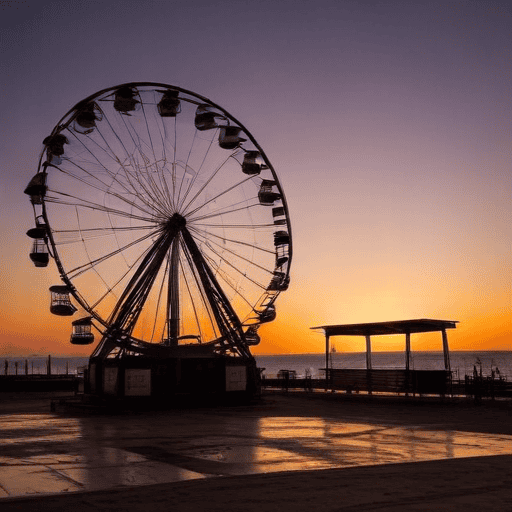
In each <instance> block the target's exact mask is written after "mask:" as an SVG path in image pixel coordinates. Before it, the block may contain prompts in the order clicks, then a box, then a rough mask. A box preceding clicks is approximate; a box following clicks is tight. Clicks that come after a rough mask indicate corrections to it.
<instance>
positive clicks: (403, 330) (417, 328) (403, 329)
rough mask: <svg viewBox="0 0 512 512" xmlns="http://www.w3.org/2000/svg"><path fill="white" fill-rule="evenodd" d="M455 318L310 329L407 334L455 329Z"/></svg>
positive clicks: (343, 333)
mask: <svg viewBox="0 0 512 512" xmlns="http://www.w3.org/2000/svg"><path fill="white" fill-rule="evenodd" d="M457 323H458V321H457V320H432V319H428V318H422V319H418V320H396V321H392V322H373V323H367V324H344V325H320V326H318V327H311V329H323V331H324V332H325V335H326V336H380V335H386V334H388V335H389V334H407V333H410V334H412V333H415V332H437V331H443V330H444V329H455V327H456V324H457Z"/></svg>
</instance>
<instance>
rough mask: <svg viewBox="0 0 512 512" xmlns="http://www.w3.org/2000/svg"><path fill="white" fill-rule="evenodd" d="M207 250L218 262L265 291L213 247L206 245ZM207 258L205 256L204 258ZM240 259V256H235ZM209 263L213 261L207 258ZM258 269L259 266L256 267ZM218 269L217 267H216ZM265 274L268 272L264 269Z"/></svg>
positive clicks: (263, 286)
mask: <svg viewBox="0 0 512 512" xmlns="http://www.w3.org/2000/svg"><path fill="white" fill-rule="evenodd" d="M208 248H209V249H210V251H211V252H212V253H213V254H215V255H216V256H217V257H218V258H219V259H220V260H222V261H223V262H224V263H226V265H228V266H229V267H231V268H232V269H233V270H234V271H235V272H237V273H238V274H240V275H241V276H242V277H243V278H244V279H247V280H248V281H250V282H251V283H253V284H255V285H256V286H258V287H259V288H261V289H262V290H265V289H266V288H267V287H266V286H265V285H263V284H261V283H258V282H257V281H255V280H254V279H251V278H250V277H248V276H247V274H246V273H244V272H242V271H241V270H240V269H239V268H238V267H237V266H236V265H234V264H233V263H232V262H231V261H229V260H228V259H227V258H226V257H225V256H224V255H223V254H221V253H219V252H218V251H215V250H214V249H213V247H212V246H211V245H208ZM206 257H207V256H206V255H205V258H206ZM237 257H239V258H240V256H237ZM242 259H244V260H245V261H247V262H248V263H251V264H253V262H251V261H250V260H246V259H245V258H242ZM209 261H213V260H212V259H210V258H209ZM258 267H259V266H258ZM217 268H218V266H217ZM259 268H262V267H259ZM264 270H265V272H269V271H268V270H267V269H264ZM269 274H272V272H269Z"/></svg>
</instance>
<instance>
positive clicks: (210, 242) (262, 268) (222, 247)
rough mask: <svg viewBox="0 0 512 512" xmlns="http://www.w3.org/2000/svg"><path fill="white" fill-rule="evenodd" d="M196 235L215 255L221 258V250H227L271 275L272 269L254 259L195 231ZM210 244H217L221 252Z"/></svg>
mask: <svg viewBox="0 0 512 512" xmlns="http://www.w3.org/2000/svg"><path fill="white" fill-rule="evenodd" d="M196 235H197V236H199V237H200V238H201V239H202V240H203V241H204V244H205V245H206V246H207V247H208V248H209V249H210V250H211V251H212V252H213V253H214V254H215V255H217V256H218V257H219V258H223V256H222V254H221V253H222V252H228V253H229V254H232V255H233V256H235V257H237V258H240V259H241V260H243V261H245V262H247V263H249V264H250V265H253V266H254V267H256V268H259V269H260V270H263V271H264V272H266V273H268V274H269V275H272V274H273V271H272V270H269V269H268V268H267V267H264V266H262V265H259V264H258V263H256V262H255V261H253V260H250V259H249V258H246V257H245V256H242V255H241V254H240V253H237V252H235V251H232V250H231V249H228V248H227V247H224V246H222V245H220V244H219V243H218V242H214V241H213V240H212V241H210V240H208V239H207V238H204V236H202V235H200V234H199V233H196ZM212 245H215V246H217V247H218V248H219V249H220V251H221V252H218V251H217V250H215V249H214V248H213V247H212ZM223 259H224V258H223ZM225 261H226V263H228V264H229V262H228V260H225ZM254 284H257V283H254Z"/></svg>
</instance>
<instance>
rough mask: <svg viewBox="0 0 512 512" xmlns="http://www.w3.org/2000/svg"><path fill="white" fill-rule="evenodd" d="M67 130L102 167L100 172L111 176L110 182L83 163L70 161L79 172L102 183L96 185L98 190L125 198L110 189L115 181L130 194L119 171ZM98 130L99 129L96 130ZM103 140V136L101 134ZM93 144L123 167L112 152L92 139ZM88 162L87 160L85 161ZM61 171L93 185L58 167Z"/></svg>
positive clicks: (131, 192) (131, 193)
mask: <svg viewBox="0 0 512 512" xmlns="http://www.w3.org/2000/svg"><path fill="white" fill-rule="evenodd" d="M68 130H69V132H70V133H71V134H72V135H73V136H74V137H75V139H76V140H77V141H78V142H79V143H80V144H81V147H82V148H84V149H85V150H86V151H87V152H88V153H89V154H90V155H91V156H92V157H93V161H94V162H96V164H97V165H99V166H100V168H101V169H102V172H105V174H106V175H107V176H109V177H110V178H112V183H111V184H110V185H109V184H108V183H105V182H104V181H103V180H101V179H100V177H99V175H98V173H93V172H89V171H88V170H87V169H86V167H85V165H84V164H83V163H82V164H81V165H79V164H78V163H77V162H75V161H71V162H70V163H71V164H72V165H73V166H74V167H76V168H77V169H79V170H80V171H81V172H83V173H84V174H85V175H86V176H89V177H90V178H91V179H92V180H94V182H99V183H100V184H101V185H103V186H104V187H105V188H101V187H96V188H98V189H99V190H102V191H104V192H108V193H110V194H113V195H116V197H118V198H120V199H122V200H125V199H126V198H125V197H124V196H123V195H120V194H119V193H116V192H114V191H112V185H113V183H117V185H119V186H120V187H121V189H122V190H121V191H123V190H124V192H125V193H127V194H130V195H133V190H130V189H129V188H128V187H126V185H125V184H124V183H123V182H122V181H120V180H119V179H118V175H119V172H118V171H116V172H113V171H111V170H110V169H109V167H108V166H107V165H106V164H104V163H103V162H102V161H101V160H100V159H99V158H98V157H97V156H96V155H95V154H94V153H93V151H92V150H91V148H89V146H87V145H86V144H85V143H84V142H83V141H82V140H81V139H79V138H78V136H77V135H76V133H74V132H73V131H72V130H70V129H69V127H68ZM98 132H99V130H98ZM99 133H100V135H101V132H99ZM102 138H103V140H105V138H104V137H103V136H102ZM94 144H95V145H96V146H97V147H98V148H100V149H102V150H103V151H104V152H105V155H107V156H108V158H109V160H111V161H112V162H115V163H116V164H117V165H119V166H120V167H121V168H123V165H122V163H121V162H120V161H119V159H118V158H117V157H116V156H115V155H114V154H113V153H112V154H110V153H109V152H108V151H106V150H105V148H102V146H101V145H99V144H98V143H97V142H96V141H94ZM86 163H88V162H86ZM59 170H61V171H62V172H64V173H66V174H69V175H70V176H72V177H74V178H75V179H78V180H79V181H83V182H84V183H87V185H89V186H91V187H94V185H93V184H92V183H90V182H88V181H87V180H85V179H83V178H81V177H79V176H77V175H76V174H74V173H71V172H69V171H67V170H64V169H60V168H59Z"/></svg>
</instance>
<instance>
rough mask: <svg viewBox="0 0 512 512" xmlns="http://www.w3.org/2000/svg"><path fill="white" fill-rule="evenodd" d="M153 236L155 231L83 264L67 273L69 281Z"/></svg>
mask: <svg viewBox="0 0 512 512" xmlns="http://www.w3.org/2000/svg"><path fill="white" fill-rule="evenodd" d="M155 234H156V232H155V231H153V232H151V233H148V234H147V235H144V236H143V237H140V238H138V239H137V240H133V241H131V242H130V243H128V244H126V245H124V246H123V247H119V248H118V249H116V250H115V251H112V252H110V253H108V254H105V255H103V256H101V257H99V258H96V259H94V260H92V261H89V262H88V263H85V264H84V265H80V266H78V267H75V268H73V269H71V270H69V271H68V276H69V277H70V278H71V279H74V278H76V277H78V276H80V275H82V274H83V273H84V272H87V271H88V270H90V269H91V268H93V267H94V265H98V264H99V263H103V262H105V261H107V260H108V259H110V258H112V257H114V256H117V255H118V254H120V253H121V252H123V251H125V250H126V249H129V248H131V247H134V246H135V245H137V244H139V243H141V242H143V241H145V240H147V239H148V238H151V237H152V236H154V235H155Z"/></svg>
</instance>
